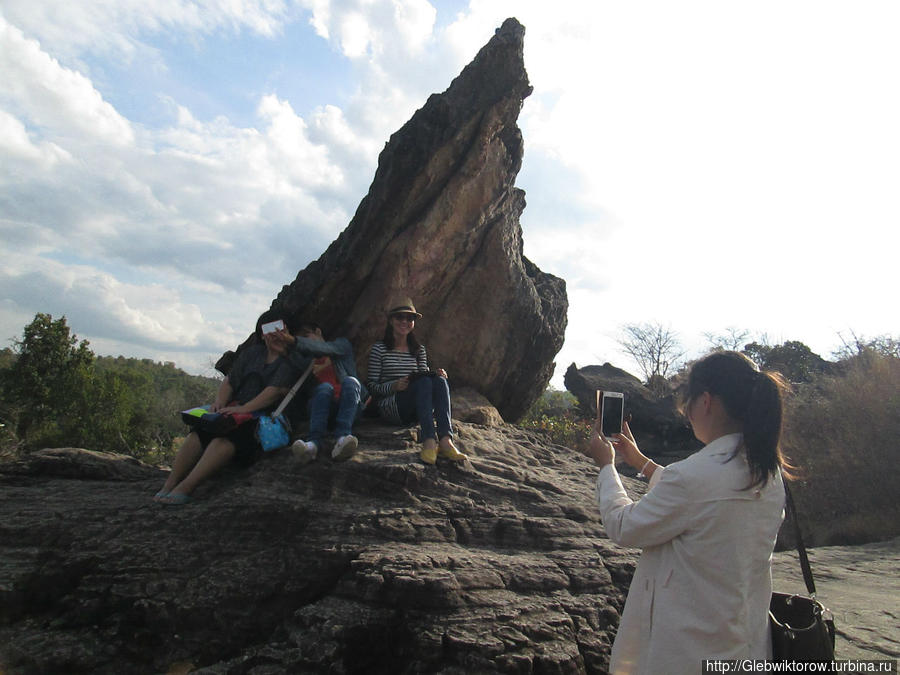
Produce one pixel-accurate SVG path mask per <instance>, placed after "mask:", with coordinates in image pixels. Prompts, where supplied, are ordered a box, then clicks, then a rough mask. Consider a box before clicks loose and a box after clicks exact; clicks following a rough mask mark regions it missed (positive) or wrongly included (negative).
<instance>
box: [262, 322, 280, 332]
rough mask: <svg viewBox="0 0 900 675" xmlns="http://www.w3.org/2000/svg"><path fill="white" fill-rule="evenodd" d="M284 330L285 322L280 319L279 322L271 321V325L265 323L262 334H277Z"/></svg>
mask: <svg viewBox="0 0 900 675" xmlns="http://www.w3.org/2000/svg"><path fill="white" fill-rule="evenodd" d="M280 330H284V321H282V320H281V319H278V321H270V322H269V323H264V324H263V325H262V334H263V335H268V334H269V333H275V332H277V331H280Z"/></svg>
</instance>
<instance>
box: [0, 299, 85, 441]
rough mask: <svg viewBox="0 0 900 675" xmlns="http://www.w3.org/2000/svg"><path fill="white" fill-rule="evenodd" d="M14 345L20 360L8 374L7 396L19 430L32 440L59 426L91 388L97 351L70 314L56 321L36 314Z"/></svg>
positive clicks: (47, 315) (47, 316) (24, 436)
mask: <svg viewBox="0 0 900 675" xmlns="http://www.w3.org/2000/svg"><path fill="white" fill-rule="evenodd" d="M14 344H15V351H16V353H17V358H16V359H15V362H14V363H13V365H12V367H11V368H10V369H9V371H8V375H9V376H8V377H6V378H4V394H5V396H4V398H5V400H6V401H7V402H8V404H10V405H11V406H13V407H15V408H16V409H17V411H18V422H17V424H16V432H17V435H18V437H19V438H20V439H23V440H25V441H27V440H28V437H29V435H30V434H31V433H32V432H33V431H34V430H35V429H37V428H38V427H44V428H45V431H46V429H47V428H48V427H52V428H58V427H59V423H60V422H61V421H62V420H64V419H65V418H66V416H68V415H70V414H72V413H73V412H75V410H76V408H77V399H76V397H74V396H73V392H80V391H84V390H85V389H86V387H87V384H88V381H89V379H90V374H91V369H92V366H93V362H94V354H93V352H91V350H90V349H89V348H88V342H87V340H82V341H81V342H79V341H78V338H77V336H75V335H72V334H70V332H69V326H68V325H67V324H66V317H64V316H63V317H61V318H59V319H57V320H55V321H54V320H53V317H52V316H50V315H49V314H36V315H35V317H34V320H33V321H32V322H31V323H30V324H28V325H27V326H25V330H24V331H23V336H22V339H21V340H17V341H15V343H14Z"/></svg>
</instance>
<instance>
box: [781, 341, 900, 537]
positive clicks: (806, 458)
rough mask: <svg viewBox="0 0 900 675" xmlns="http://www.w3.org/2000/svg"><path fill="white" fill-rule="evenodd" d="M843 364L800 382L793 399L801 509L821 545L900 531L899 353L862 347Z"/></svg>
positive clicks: (790, 448) (790, 437)
mask: <svg viewBox="0 0 900 675" xmlns="http://www.w3.org/2000/svg"><path fill="white" fill-rule="evenodd" d="M842 365H844V368H843V373H842V374H835V375H825V376H820V377H818V378H816V379H814V380H813V381H812V382H810V383H808V384H805V385H801V386H799V387H798V388H797V389H796V390H795V391H794V393H793V394H792V395H791V396H790V399H789V404H788V413H787V421H786V428H785V450H786V452H787V454H788V455H789V456H790V457H791V459H792V460H794V462H795V463H796V464H797V465H798V466H799V468H800V477H799V480H798V481H797V482H798V487H797V489H796V490H795V492H796V493H797V501H798V505H797V506H798V511H799V512H800V516H801V522H802V524H803V530H804V532H805V533H807V534H806V535H805V536H806V537H807V538H808V539H809V540H810V541H811V542H813V543H815V544H816V545H819V546H822V545H829V544H852V543H861V542H865V541H872V540H878V539H886V538H889V537H891V536H897V535H898V534H900V501H898V499H897V493H898V489H897V478H898V470H897V449H898V447H897V446H898V442H900V386H898V385H900V359H898V358H896V357H892V356H887V355H882V354H877V353H874V352H864V353H862V354H859V355H858V356H855V357H853V358H851V359H848V360H846V361H843V362H842Z"/></svg>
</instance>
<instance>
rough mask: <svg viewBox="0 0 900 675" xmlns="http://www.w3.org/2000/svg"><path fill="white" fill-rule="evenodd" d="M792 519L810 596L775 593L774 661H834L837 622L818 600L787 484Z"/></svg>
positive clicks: (771, 613) (772, 622) (772, 611)
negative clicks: (835, 626) (835, 622)
mask: <svg viewBox="0 0 900 675" xmlns="http://www.w3.org/2000/svg"><path fill="white" fill-rule="evenodd" d="M784 496H785V506H786V509H787V513H788V518H789V519H790V520H791V521H792V522H793V523H794V533H795V535H796V538H797V553H798V555H799V558H800V567H801V568H802V569H803V581H804V582H806V590H807V591H808V592H809V596H805V595H792V594H790V593H778V592H773V593H772V600H771V601H770V603H769V626H770V628H771V630H772V660H773V661H834V619H833V617H832V615H831V611H830V610H829V609H828V608H827V607H825V606H824V605H823V604H822V603H821V602H819V601H818V600H816V583H815V581H813V575H812V569H811V568H810V566H809V558H808V557H807V555H806V547H805V546H804V545H803V537H802V536H801V535H800V523H799V522H798V521H797V511H796V509H795V508H794V500H793V498H792V497H791V491H790V490H789V489H788V486H787V483H785V486H784Z"/></svg>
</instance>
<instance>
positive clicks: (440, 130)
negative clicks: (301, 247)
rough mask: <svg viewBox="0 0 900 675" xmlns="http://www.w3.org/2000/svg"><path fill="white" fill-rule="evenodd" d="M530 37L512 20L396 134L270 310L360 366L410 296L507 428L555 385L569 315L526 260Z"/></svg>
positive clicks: (429, 334)
mask: <svg viewBox="0 0 900 675" xmlns="http://www.w3.org/2000/svg"><path fill="white" fill-rule="evenodd" d="M524 32H525V30H524V28H523V27H522V26H521V25H520V24H519V23H518V22H517V21H516V20H515V19H507V20H506V21H505V22H504V24H503V26H502V27H501V28H499V29H498V30H497V32H496V34H495V36H494V37H493V38H492V39H491V40H490V42H488V43H487V45H485V46H484V47H483V48H482V49H481V51H480V52H479V53H478V55H477V56H476V57H475V59H474V60H473V61H472V63H470V64H469V65H468V66H467V67H466V68H465V69H464V70H463V71H462V72H461V73H460V75H459V76H458V77H457V78H456V79H455V80H453V82H452V83H451V85H450V87H449V88H448V89H447V90H446V91H445V92H443V93H442V94H435V95H432V96H431V97H429V99H428V101H427V102H426V103H425V105H424V106H423V107H422V108H421V109H419V110H418V111H417V112H416V113H415V114H414V115H413V117H412V118H411V119H410V120H409V121H408V122H407V123H406V124H405V125H404V126H403V127H402V128H401V129H400V130H399V131H397V132H396V133H395V134H394V135H393V136H391V138H390V141H389V142H388V143H387V145H386V147H385V148H384V150H383V151H382V153H381V155H380V157H379V160H378V169H377V171H376V172H375V177H374V180H373V181H372V185H371V187H370V188H369V192H368V194H367V195H366V196H365V198H364V199H363V200H362V202H361V203H360V205H359V207H358V209H357V211H356V214H355V215H354V217H353V219H352V220H351V222H350V224H349V225H348V226H347V228H346V229H345V230H344V231H343V232H342V233H341V235H340V236H339V237H338V239H337V240H336V241H335V242H333V243H332V244H331V246H329V247H328V249H327V250H326V251H325V253H324V254H323V255H322V256H321V257H320V258H319V259H318V260H316V261H315V262H313V263H311V264H310V265H309V266H308V267H306V268H305V269H304V270H302V271H301V272H300V273H299V274H298V275H297V278H296V279H295V280H294V281H293V282H292V283H291V284H290V285H288V286H285V287H284V288H283V289H282V291H281V293H279V295H278V297H277V298H276V299H275V301H274V303H273V306H278V307H282V308H284V309H285V310H287V312H288V313H289V314H290V315H292V316H297V317H306V318H312V319H314V320H316V321H318V323H319V324H321V325H322V326H323V328H324V331H325V333H326V334H327V335H345V336H347V337H349V338H350V339H351V341H352V342H353V344H354V346H355V347H356V349H357V360H358V363H359V365H360V368H361V371H362V372H364V368H365V362H366V353H367V351H368V348H369V347H370V345H371V344H372V343H374V342H375V341H377V340H379V339H381V335H382V333H383V332H384V327H385V314H384V311H385V310H386V309H388V304H389V303H390V302H391V301H392V299H394V298H396V297H402V296H410V297H412V299H413V301H414V302H415V304H416V307H417V309H418V310H419V311H420V312H422V313H423V314H424V318H423V319H422V320H420V321H419V322H418V325H417V334H418V335H419V337H420V339H421V340H422V341H423V342H424V344H425V345H426V347H427V348H428V352H429V358H430V359H431V361H433V362H434V364H435V365H436V366H438V367H442V368H445V369H446V370H447V371H448V372H449V373H450V376H451V379H452V380H453V382H454V385H455V386H471V387H473V388H474V389H476V390H478V391H479V392H481V393H482V394H483V395H484V396H486V397H487V398H488V399H489V400H490V401H491V402H492V403H493V404H494V405H495V406H496V407H497V409H498V410H499V411H500V413H501V414H502V415H503V417H504V419H506V420H507V421H514V420H515V419H517V418H518V417H520V416H521V415H522V414H523V413H524V412H525V411H526V410H527V409H528V407H529V406H530V404H531V403H532V402H533V401H534V400H535V399H537V397H538V396H540V394H541V393H542V392H543V391H544V389H545V387H546V385H547V383H548V382H549V380H550V377H551V375H552V373H553V367H554V364H553V358H554V356H555V355H556V353H557V352H558V351H559V349H560V347H562V343H563V338H564V334H565V328H566V312H567V309H568V300H567V297H566V291H565V282H564V281H563V280H562V279H559V278H557V277H554V276H552V275H549V274H545V273H544V272H542V271H541V270H539V269H538V268H537V267H536V266H535V265H534V264H532V263H531V262H530V261H529V260H528V259H527V258H525V257H524V256H523V254H522V231H521V227H520V225H519V216H520V214H521V213H522V210H523V209H524V208H525V195H524V192H523V191H522V190H519V189H517V188H516V187H514V183H515V178H516V175H517V173H518V171H519V169H520V167H521V163H522V153H523V144H522V134H521V132H520V131H519V128H518V126H517V125H516V120H517V118H518V115H519V112H520V110H521V108H522V102H523V100H524V99H525V97H527V96H528V95H529V94H530V93H531V86H530V85H529V83H528V76H527V74H526V72H525V67H524V62H523V56H522V49H523V39H524Z"/></svg>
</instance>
